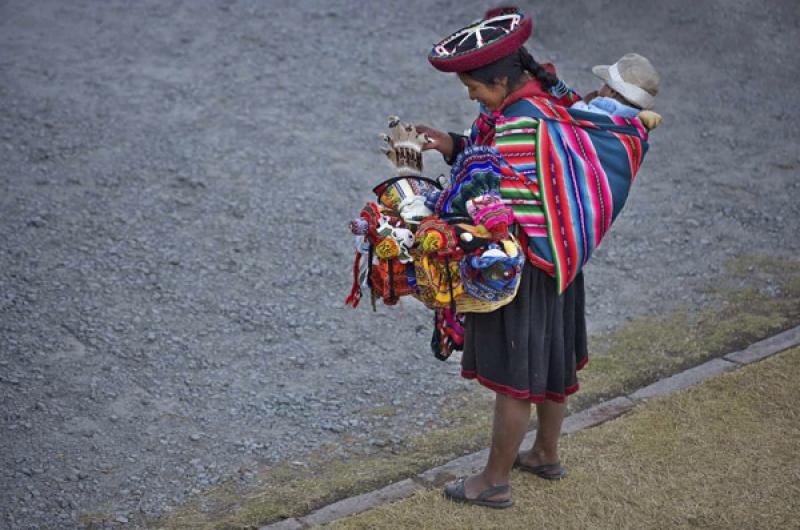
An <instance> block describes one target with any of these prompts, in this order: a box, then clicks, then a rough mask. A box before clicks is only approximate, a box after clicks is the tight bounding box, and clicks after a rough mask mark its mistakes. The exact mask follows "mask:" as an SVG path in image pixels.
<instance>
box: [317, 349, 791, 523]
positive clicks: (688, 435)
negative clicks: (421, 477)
mask: <svg viewBox="0 0 800 530" xmlns="http://www.w3.org/2000/svg"><path fill="white" fill-rule="evenodd" d="M798 391H800V348H795V349H793V350H789V351H787V352H784V353H781V354H778V355H776V356H774V357H772V358H769V359H767V360H765V361H762V362H760V363H756V364H754V365H750V366H747V367H745V368H742V369H741V370H739V371H736V372H733V373H729V374H725V375H722V376H719V377H717V378H714V379H712V380H710V381H707V382H705V383H703V384H701V385H699V386H697V387H694V388H691V389H689V390H688V391H685V392H680V393H678V394H674V395H672V396H667V397H664V398H661V399H657V400H653V401H650V402H648V403H646V404H644V405H639V406H637V408H635V409H634V410H633V411H632V412H630V413H629V414H628V415H626V416H623V417H621V418H618V419H616V420H613V421H610V422H608V423H605V424H603V425H601V426H599V427H596V428H594V429H589V430H587V431H583V432H580V433H578V434H575V435H573V436H568V437H565V438H564V440H563V445H562V460H563V461H564V463H565V464H566V465H567V466H569V468H570V478H569V479H567V480H565V481H563V482H560V483H549V482H546V481H543V480H541V479H537V478H536V477H533V476H531V475H530V474H525V473H521V472H518V471H515V472H514V473H513V474H512V479H511V483H512V487H513V495H514V498H515V501H516V503H515V506H514V507H513V508H511V509H508V510H502V511H498V510H487V509H485V508H478V507H474V506H464V505H459V504H455V503H452V502H449V501H447V500H445V499H444V498H443V497H442V495H441V492H440V491H436V490H429V491H424V492H421V493H418V494H416V495H414V496H413V497H411V498H409V499H406V500H404V501H400V502H397V503H394V504H391V505H387V506H384V507H380V508H377V509H375V510H372V511H369V512H366V513H364V514H360V515H358V516H354V517H350V518H347V519H343V520H341V521H339V522H337V523H334V524H333V525H330V526H331V527H332V528H335V529H337V530H357V529H366V528H370V529H377V528H392V529H402V528H414V529H426V528H430V529H434V528H436V529H438V528H487V529H491V528H502V529H516V528H519V529H523V528H524V529H529V528H575V529H579V528H598V529H603V528H609V529H612V528H613V529H627V528H631V529H639V528H697V527H702V528H789V527H794V525H796V524H797V520H798V516H800V506H798V504H797V499H798V496H799V495H800V454H799V453H798V452H797V447H798V446H800V412H799V411H798V409H797V394H798Z"/></svg>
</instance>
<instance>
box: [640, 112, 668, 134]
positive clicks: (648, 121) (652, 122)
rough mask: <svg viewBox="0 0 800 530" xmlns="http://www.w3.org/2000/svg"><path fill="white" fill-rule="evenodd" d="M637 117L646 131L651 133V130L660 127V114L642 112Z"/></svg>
mask: <svg viewBox="0 0 800 530" xmlns="http://www.w3.org/2000/svg"><path fill="white" fill-rule="evenodd" d="M637 117H638V118H639V121H641V122H642V125H644V126H645V127H646V128H647V130H648V131H652V130H653V129H655V128H656V127H658V126H659V125H661V120H662V118H661V114H659V113H657V112H653V111H652V110H643V111H642V112H640V113H639V115H638V116H637Z"/></svg>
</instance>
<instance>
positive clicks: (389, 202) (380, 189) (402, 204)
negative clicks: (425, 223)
mask: <svg viewBox="0 0 800 530" xmlns="http://www.w3.org/2000/svg"><path fill="white" fill-rule="evenodd" d="M437 187H438V184H437V183H436V181H434V180H431V179H429V178H425V177H392V178H390V179H387V180H384V181H383V182H381V183H380V184H378V185H377V186H375V187H374V188H373V189H372V191H373V192H374V193H375V195H376V196H377V198H378V202H379V203H380V204H381V205H382V206H383V207H384V208H386V209H387V210H389V211H390V212H392V213H393V214H394V215H396V216H397V217H401V218H403V219H405V218H406V217H411V218H413V217H416V216H418V215H421V216H422V217H427V216H428V215H430V214H431V213H432V212H431V211H430V210H429V209H428V208H427V207H426V208H425V209H424V210H421V209H420V208H419V206H418V205H419V203H421V204H422V205H423V206H425V197H426V195H427V194H429V193H430V192H432V191H434V190H436V189H437ZM403 214H405V215H403Z"/></svg>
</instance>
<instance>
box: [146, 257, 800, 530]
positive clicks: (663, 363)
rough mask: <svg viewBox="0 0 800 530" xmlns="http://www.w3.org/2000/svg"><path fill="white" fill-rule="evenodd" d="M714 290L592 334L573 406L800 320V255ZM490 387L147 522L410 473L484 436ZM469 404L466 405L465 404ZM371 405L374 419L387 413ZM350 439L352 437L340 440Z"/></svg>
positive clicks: (224, 525) (311, 502) (289, 500)
mask: <svg viewBox="0 0 800 530" xmlns="http://www.w3.org/2000/svg"><path fill="white" fill-rule="evenodd" d="M719 284H720V286H721V287H720V288H719V289H718V290H717V291H715V292H714V293H713V296H714V297H715V299H716V300H718V303H717V304H715V305H714V307H713V308H712V309H708V310H705V311H702V312H700V311H696V310H688V309H686V310H679V311H675V312H673V313H671V314H665V315H660V316H657V317H644V318H638V319H635V320H632V321H630V322H628V323H627V324H626V325H624V326H623V327H621V328H620V329H619V330H617V331H615V332H613V333H611V334H608V335H605V336H601V337H592V338H591V340H590V346H591V355H590V356H591V360H590V362H589V366H588V367H587V369H585V370H584V371H582V372H581V375H580V379H581V391H580V392H579V393H578V394H576V396H575V397H573V398H572V399H570V411H571V412H574V411H576V410H581V409H583V408H585V407H587V406H589V405H591V404H593V403H595V402H597V401H598V400H599V399H601V398H607V397H613V396H617V395H621V394H624V393H627V392H630V391H632V390H634V389H636V388H638V387H640V386H642V385H645V384H647V383H649V382H652V381H654V380H656V379H658V378H660V377H664V376H666V375H669V374H672V373H675V372H677V371H680V370H681V369H684V368H687V367H689V366H692V365H695V364H698V363H700V362H702V361H704V360H706V359H709V358H711V357H714V356H719V355H722V354H724V353H727V352H730V351H734V350H736V349H739V348H741V347H744V346H746V345H747V344H749V343H751V342H753V341H755V340H758V339H761V338H763V337H766V336H769V335H771V334H773V333H776V332H778V331H781V330H783V329H786V328H788V327H790V326H792V325H796V324H797V323H800V261H795V260H785V259H775V258H763V257H758V256H745V257H740V258H737V259H736V260H732V261H731V262H730V264H729V268H728V271H727V274H726V275H725V276H724V277H723V278H721V279H720V282H719ZM489 397H490V393H489V392H486V391H484V390H483V389H482V388H481V387H479V386H478V385H475V387H474V388H473V390H472V391H470V392H468V393H466V394H464V395H455V396H453V395H451V396H447V399H446V403H447V404H446V405H445V406H444V407H443V408H442V410H441V411H440V414H441V415H442V416H443V417H446V418H447V419H448V420H449V422H450V426H449V427H448V428H447V429H443V430H439V431H434V432H425V433H424V434H421V435H419V436H417V437H414V438H411V439H410V440H409V441H408V443H406V445H405V446H404V447H398V448H393V450H392V451H390V450H389V448H387V449H385V450H382V451H381V452H379V453H378V454H375V455H371V456H364V455H363V454H354V455H353V456H352V457H350V458H348V459H346V460H341V459H335V460H332V459H331V458H329V457H328V456H326V455H327V454H328V452H327V451H325V450H321V451H319V453H318V454H317V455H316V456H315V455H310V456H309V457H308V458H306V459H305V460H306V461H307V462H309V464H310V465H309V467H308V468H298V467H293V466H290V465H288V464H286V465H281V466H277V467H274V468H271V469H265V470H263V471H262V472H261V473H260V480H259V485H258V486H257V487H256V488H253V489H249V490H247V491H242V490H241V489H240V488H239V487H238V485H236V484H235V482H230V483H227V484H223V485H222V486H219V487H217V488H215V489H212V490H210V491H208V492H206V493H204V494H203V495H201V496H199V497H198V498H196V499H195V500H194V501H193V502H189V503H186V504H185V505H183V506H182V507H181V508H179V509H177V510H176V511H174V512H173V513H171V514H169V515H168V516H167V517H165V518H164V519H162V520H160V521H156V522H151V523H150V525H148V527H152V528H159V529H163V530H189V529H191V530H249V529H256V528H259V527H260V526H261V525H264V524H266V523H269V522H271V521H275V520H278V519H280V518H284V517H291V516H297V515H302V514H305V513H308V512H309V511H311V510H313V509H315V508H317V507H319V506H323V505H325V504H327V503H330V502H333V501H336V500H338V499H342V498H345V497H348V496H351V495H356V494H359V493H363V492H365V491H369V490H371V489H374V488H376V487H380V486H383V485H386V484H389V483H390V482H393V481H396V480H399V479H402V478H406V477H409V476H413V475H415V474H417V473H419V472H421V471H424V470H426V469H429V468H431V467H434V466H436V465H439V464H442V463H444V462H446V461H448V460H450V459H452V458H455V457H457V456H461V455H462V454H464V452H466V451H474V450H477V449H480V448H482V447H484V446H485V444H486V443H487V441H488V431H489V427H490V415H491V406H490V405H489V404H488V403H489V402H488V399H489ZM465 402H466V403H467V406H465ZM395 412H396V411H395V410H394V409H392V408H389V407H385V408H376V409H373V410H371V411H369V412H368V413H369V414H372V415H391V414H394V413H395ZM342 443H343V444H345V445H347V443H348V441H347V440H343V441H342Z"/></svg>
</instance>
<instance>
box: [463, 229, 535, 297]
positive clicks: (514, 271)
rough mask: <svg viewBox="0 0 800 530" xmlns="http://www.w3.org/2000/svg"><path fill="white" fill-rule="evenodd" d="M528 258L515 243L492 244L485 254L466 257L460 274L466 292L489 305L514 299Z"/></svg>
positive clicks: (507, 241) (508, 241)
mask: <svg viewBox="0 0 800 530" xmlns="http://www.w3.org/2000/svg"><path fill="white" fill-rule="evenodd" d="M524 264H525V256H524V254H523V253H522V251H521V249H520V248H519V247H518V246H517V245H516V243H515V241H513V240H506V241H502V242H500V243H492V244H490V245H489V246H488V247H487V248H486V250H484V251H482V252H479V253H476V254H475V255H470V256H465V257H464V259H462V260H461V262H460V270H459V274H460V276H461V281H462V283H463V284H464V292H466V293H467V294H468V295H469V296H471V297H473V298H476V299H479V300H485V301H488V302H500V301H502V300H505V299H509V300H510V298H509V297H513V296H514V294H515V293H516V290H517V288H518V286H519V278H520V275H521V274H522V267H523V265H524Z"/></svg>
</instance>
